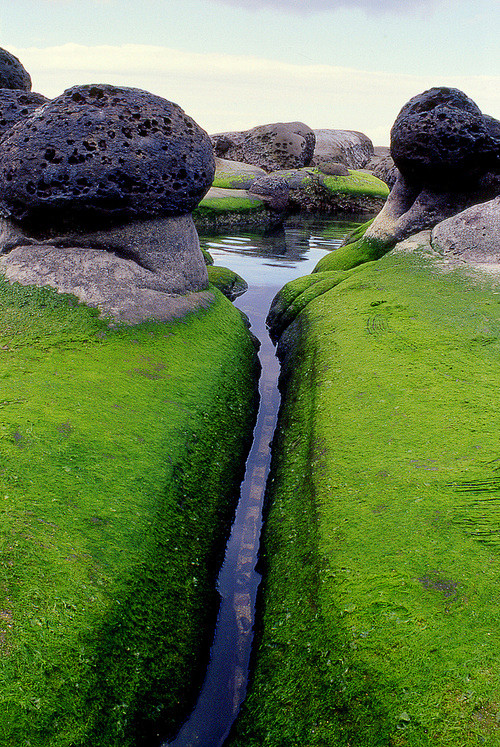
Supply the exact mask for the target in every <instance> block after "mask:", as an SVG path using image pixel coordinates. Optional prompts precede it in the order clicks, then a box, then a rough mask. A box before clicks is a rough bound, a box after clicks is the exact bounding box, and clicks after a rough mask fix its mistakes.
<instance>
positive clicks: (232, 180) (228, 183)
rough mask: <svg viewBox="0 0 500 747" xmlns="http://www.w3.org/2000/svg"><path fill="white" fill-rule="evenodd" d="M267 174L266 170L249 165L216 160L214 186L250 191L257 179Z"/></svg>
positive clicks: (224, 159) (223, 159)
mask: <svg viewBox="0 0 500 747" xmlns="http://www.w3.org/2000/svg"><path fill="white" fill-rule="evenodd" d="M266 174H267V172H266V171H264V169H261V168H259V167H258V166H252V164H249V163H241V162H239V161H229V160H228V159H226V158H216V159H215V178H214V186H216V187H217V186H221V187H222V188H223V189H224V188H225V189H249V187H250V186H251V184H252V183H253V182H254V181H255V180H256V179H259V178H260V177H261V176H266Z"/></svg>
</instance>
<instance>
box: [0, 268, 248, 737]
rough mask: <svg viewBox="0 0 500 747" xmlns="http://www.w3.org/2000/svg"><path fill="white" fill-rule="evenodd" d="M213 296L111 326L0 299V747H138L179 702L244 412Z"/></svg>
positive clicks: (191, 665)
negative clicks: (179, 310) (169, 315)
mask: <svg viewBox="0 0 500 747" xmlns="http://www.w3.org/2000/svg"><path fill="white" fill-rule="evenodd" d="M214 294H215V300H214V303H213V304H212V306H211V307H210V308H209V309H207V310H205V311H200V312H197V313H195V314H192V315H190V316H189V317H185V318H184V319H183V320H181V321H178V322H171V323H145V324H142V325H139V326H136V327H125V326H117V327H115V328H109V327H108V325H107V324H106V323H105V322H104V321H101V320H99V319H98V318H97V316H96V312H95V311H93V310H91V309H89V308H87V307H85V306H84V305H81V304H77V303H76V301H75V300H74V299H71V297H63V296H60V295H57V294H56V293H55V292H53V291H51V290H49V289H35V288H23V287H21V286H18V285H13V286H10V285H8V284H7V283H1V284H0V317H1V319H2V324H1V326H0V379H1V382H2V390H1V391H2V394H1V398H0V408H1V415H2V417H1V421H0V438H1V449H0V460H1V461H0V488H1V490H0V501H1V504H2V506H1V519H0V521H1V528H2V529H1V533H0V538H1V539H0V542H1V548H0V559H1V563H0V569H1V585H0V590H1V591H0V593H1V603H0V648H1V654H2V656H1V670H0V678H1V688H0V735H1V739H0V741H1V743H2V744H5V745H12V746H14V745H15V746H16V747H17V746H18V745H19V747H21V745H23V746H24V745H31V747H35V746H40V747H41V746H42V745H43V746H44V747H47V746H50V747H63V746H67V747H69V746H70V745H71V746H73V747H76V746H77V745H82V747H83V746H84V745H85V747H89V745H92V747H104V746H108V745H109V746H111V745H113V746H115V745H117V744H120V745H138V744H145V745H151V744H154V743H155V740H157V736H156V735H157V732H158V730H159V724H160V723H161V724H162V726H161V733H162V735H163V736H166V735H167V734H168V733H171V732H172V730H173V728H174V727H175V726H176V725H178V724H179V722H180V720H181V719H182V717H183V716H184V715H186V711H187V710H188V709H189V706H190V704H191V703H192V698H193V697H194V692H195V690H196V687H197V685H198V684H199V682H200V678H201V677H202V675H203V672H202V671H200V666H201V667H202V666H203V662H204V661H205V660H206V656H207V647H208V644H209V642H210V640H209V639H210V636H211V627H212V625H213V622H214V615H215V612H216V606H217V599H216V594H215V591H214V582H215V576H216V572H217V567H218V563H219V561H220V559H221V554H222V552H223V547H224V542H225V538H226V536H227V532H228V528H229V524H230V520H231V517H232V512H233V510H234V505H235V501H236V498H237V482H238V478H239V477H240V476H241V472H240V468H241V465H242V460H243V459H244V451H245V446H246V444H245V440H247V439H248V438H249V437H250V430H251V425H252V413H253V402H254V397H255V385H254V381H255V380H254V371H255V356H254V348H253V344H252V342H251V340H250V335H249V334H248V332H247V330H246V327H245V324H244V322H243V320H242V318H241V315H240V313H239V312H238V311H237V310H236V309H234V308H233V306H232V305H231V304H230V303H229V301H227V300H226V299H225V298H224V297H223V296H222V295H220V294H219V293H218V292H217V291H214Z"/></svg>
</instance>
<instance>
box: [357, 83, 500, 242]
mask: <svg viewBox="0 0 500 747" xmlns="http://www.w3.org/2000/svg"><path fill="white" fill-rule="evenodd" d="M391 155H392V157H393V159H394V163H395V166H396V168H397V169H398V172H399V173H398V175H397V180H396V182H395V184H394V186H393V188H392V190H391V193H390V195H389V198H388V200H387V202H386V204H385V205H384V207H383V208H382V210H381V212H380V213H379V215H378V216H377V218H376V220H375V221H374V223H373V224H372V226H371V227H370V228H369V229H368V231H367V232H366V235H365V238H366V239H370V240H374V241H377V242H380V244H381V245H382V244H383V245H385V246H387V247H388V248H391V247H392V246H394V245H395V244H396V243H397V242H398V241H402V240H403V239H405V238H406V237H407V236H410V235H411V234H413V233H417V232H418V231H422V230H424V229H429V228H432V227H433V226H435V225H436V224H437V223H439V222H440V221H442V220H445V219H446V218H449V217H450V216H452V215H455V214H456V213H458V212H460V211H462V210H464V209H466V208H467V207H469V206H471V205H474V204H477V203H479V202H484V201H486V200H488V199H491V198H493V197H495V196H496V195H497V194H498V191H499V181H498V178H497V176H496V172H497V171H498V168H499V164H500V123H498V122H497V121H496V120H494V119H493V118H491V117H485V116H483V114H482V113H481V111H480V109H479V108H478V107H477V105H476V104H475V103H474V102H473V101H472V100H471V99H469V98H468V97H467V96H466V95H465V94H464V93H462V91H459V90H457V89H454V88H432V89H430V90H429V91H425V92H424V93H422V94H419V95H418V96H415V97H414V98H412V99H410V101H409V102H408V103H407V104H405V106H404V107H403V108H402V109H401V112H400V113H399V115H398V117H397V119H396V121H395V123H394V126H393V128H392V130H391Z"/></svg>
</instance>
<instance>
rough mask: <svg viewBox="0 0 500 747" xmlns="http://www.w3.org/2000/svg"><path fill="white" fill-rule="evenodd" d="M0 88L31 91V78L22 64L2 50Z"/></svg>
mask: <svg viewBox="0 0 500 747" xmlns="http://www.w3.org/2000/svg"><path fill="white" fill-rule="evenodd" d="M0 88H10V89H16V90H22V91H31V76H30V74H29V73H28V71H27V70H26V69H25V68H24V66H23V65H22V64H21V62H20V61H19V60H18V59H17V57H15V56H14V55H13V54H11V53H10V52H7V50H6V49H1V48H0Z"/></svg>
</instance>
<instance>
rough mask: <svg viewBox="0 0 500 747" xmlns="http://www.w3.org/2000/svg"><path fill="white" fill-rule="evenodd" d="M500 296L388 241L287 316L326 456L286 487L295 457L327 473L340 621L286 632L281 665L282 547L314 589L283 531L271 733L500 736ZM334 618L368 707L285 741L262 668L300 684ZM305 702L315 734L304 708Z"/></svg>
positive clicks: (324, 508)
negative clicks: (294, 637) (393, 248)
mask: <svg viewBox="0 0 500 747" xmlns="http://www.w3.org/2000/svg"><path fill="white" fill-rule="evenodd" d="M499 301H500V294H499V288H498V286H495V281H494V280H492V281H491V282H490V287H488V281H487V280H484V284H483V287H479V286H478V285H477V284H475V283H474V282H473V281H472V280H470V279H469V278H468V277H467V276H466V275H465V273H464V272H462V273H460V272H459V271H456V272H453V273H449V274H446V275H445V274H444V273H442V272H441V273H439V272H435V271H434V266H433V264H432V262H431V261H430V260H428V259H424V258H422V257H417V256H412V255H401V254H396V255H388V256H387V257H385V258H383V259H382V260H380V261H379V262H378V263H376V265H371V266H366V267H363V268H360V269H359V272H357V273H356V275H353V276H351V277H350V278H348V279H347V280H346V281H344V282H343V283H341V284H340V285H338V286H337V287H336V288H334V289H333V290H330V291H329V292H327V293H325V294H324V295H322V296H320V297H319V298H317V299H315V300H313V301H312V302H311V303H310V304H309V305H308V306H307V307H306V309H305V310H304V311H303V312H302V313H301V314H300V315H299V316H298V317H297V320H296V321H295V323H294V325H293V329H294V333H295V337H293V335H292V327H290V328H289V331H288V332H287V333H286V335H285V340H293V344H294V345H295V347H296V349H295V351H293V350H292V358H291V366H290V370H291V371H292V372H293V374H292V376H293V378H291V380H290V383H289V384H288V385H287V396H286V404H285V406H286V408H288V411H291V412H292V416H293V418H298V417H299V412H300V411H301V410H302V409H304V408H309V409H310V411H311V416H310V424H309V434H310V438H311V444H312V448H313V456H312V457H311V456H309V457H307V456H306V454H302V455H301V454H298V455H297V457H296V460H294V461H293V463H291V464H290V467H289V468H285V470H284V471H283V473H278V474H277V476H276V480H277V482H278V484H276V485H275V486H274V487H273V496H277V495H278V496H279V495H280V494H283V495H286V497H287V498H288V499H289V501H290V502H291V503H292V504H293V503H296V504H298V502H299V500H300V495H301V489H299V488H296V490H295V492H294V491H293V490H290V489H289V487H288V486H289V485H291V484H292V481H293V477H294V474H293V473H294V472H295V474H299V475H305V476H306V477H305V483H306V485H307V484H308V483H309V482H310V483H312V485H313V486H314V490H315V493H316V501H317V506H318V534H317V547H316V551H317V554H318V557H319V560H318V574H319V577H320V580H321V583H320V585H319V589H320V591H319V594H318V598H317V602H318V614H320V615H321V616H322V617H323V619H324V631H323V634H322V635H321V634H320V633H316V632H314V628H313V627H312V626H311V636H310V641H309V644H310V648H307V654H306V653H305V651H304V650H302V651H301V650H296V649H294V648H293V647H292V648H290V647H288V648H287V647H284V648H283V652H282V658H283V661H282V663H280V662H279V661H278V659H276V658H275V660H274V662H273V666H274V668H275V669H276V672H275V673H274V674H273V675H271V672H270V670H269V665H268V661H269V657H270V656H271V654H270V652H269V651H268V650H267V649H266V648H265V647H266V640H271V639H270V638H269V636H270V635H271V631H272V630H273V628H274V627H276V626H279V625H280V619H282V617H283V616H281V617H280V614H279V611H274V612H273V613H272V614H271V612H270V609H271V606H270V605H271V602H270V601H269V600H272V599H273V598H274V597H276V598H277V599H280V595H282V594H284V593H285V592H286V589H285V588H283V587H282V586H281V585H280V580H279V578H278V576H277V573H276V571H275V569H277V568H279V567H280V565H279V564H280V562H281V561H280V553H282V552H285V551H286V552H288V553H289V566H288V571H287V577H286V581H285V583H284V585H283V586H284V587H286V585H287V584H288V586H292V587H293V588H292V590H290V592H289V595H290V597H292V598H293V597H297V596H300V595H301V594H304V593H305V592H306V589H305V588H304V587H302V586H301V581H298V582H297V583H296V582H295V578H297V579H300V578H301V576H300V573H301V567H300V560H299V554H298V553H296V557H295V560H294V559H293V553H294V550H293V546H294V544H295V536H294V535H293V534H291V533H290V534H289V536H288V538H287V541H288V544H289V545H290V548H283V547H281V546H278V547H276V546H275V545H271V546H270V549H269V551H268V555H267V556H266V559H267V563H268V564H269V566H270V568H271V571H270V575H269V579H270V580H269V582H268V585H267V587H266V591H265V614H266V617H265V619H264V628H265V632H264V637H263V639H262V640H263V644H261V647H260V648H259V652H258V656H257V669H256V674H255V683H256V684H255V686H254V689H252V691H251V693H250V699H249V701H248V702H249V706H248V712H246V715H245V716H244V722H243V724H244V725H245V724H247V725H248V724H252V723H255V727H253V728H254V729H258V728H261V729H264V731H265V734H266V739H267V742H264V741H263V742H262V744H269V745H271V744H272V745H282V744H283V745H284V744H291V745H295V744H297V745H299V744H308V745H315V744H318V745H319V744H323V745H327V744H328V745H330V744H338V745H343V746H344V747H347V745H348V744H363V746H365V745H366V746H367V747H368V746H370V747H371V745H373V746H375V745H394V746H395V745H398V746H399V745H401V746H403V745H405V746H410V745H411V746H412V747H421V746H423V745H429V744H439V745H448V744H449V745H454V746H455V745H458V744H460V745H464V747H468V746H469V745H476V744H488V745H492V746H493V745H498V744H500V725H499V721H498V718H497V714H498V712H499V703H500V687H499V685H498V682H499V681H500V680H499V674H500V672H499V664H498V661H499V659H500V656H499V655H500V650H499V649H500V640H499V638H498V635H497V629H498V619H499V614H500V597H499V595H498V584H497V577H498V561H499V556H498V554H499V551H500V541H499V539H498V537H499V530H500V478H499V477H498V469H497V468H498V463H499V462H498V460H499V458H500V455H499V451H498V438H497V434H498V429H499V426H500V422H499V420H500V415H499V412H500V408H499V404H500V403H499V401H498V400H499V396H500V395H499V394H498V391H499V390H498V361H499V356H500V303H499ZM301 329H302V330H305V331H304V332H300V330H301ZM293 367H295V370H293ZM311 367H312V369H313V375H312V378H311V376H308V368H311ZM290 422H292V421H290V420H289V421H288V423H287V425H289V423H290ZM297 437H298V433H297ZM292 438H293V434H290V439H292ZM297 443H300V441H299V442H297ZM292 446H293V441H290V446H289V447H288V452H287V458H288V459H290V458H292V457H293V455H294V454H295V451H294V449H298V447H297V446H295V447H293V448H292ZM285 467H286V461H285ZM275 500H276V498H275ZM275 510H276V511H278V508H276V509H275ZM295 510H296V509H294V507H293V505H292V506H290V507H289V508H288V511H289V512H290V513H292V512H294V511H295ZM280 518H282V519H283V520H284V521H285V522H286V521H287V518H286V512H283V511H282V512H281V517H280ZM280 526H281V525H280V524H279V519H273V513H272V512H271V513H270V524H269V527H268V529H267V533H266V536H270V535H272V534H273V533H277V534H276V536H278V537H279V536H282V535H281V534H280V532H281V529H280ZM285 526H286V525H285ZM311 536H314V535H311ZM283 544H286V541H285V540H284V541H283ZM293 563H295V565H293ZM291 611H292V610H291ZM292 615H293V617H294V622H293V623H292V622H291V623H290V625H291V624H297V620H298V619H299V617H298V613H296V612H295V611H294V610H293V611H292ZM331 635H334V636H336V637H337V641H338V646H337V650H336V652H335V657H336V658H337V659H340V660H342V662H343V676H344V684H343V685H342V687H344V688H345V690H344V693H345V698H346V699H347V702H348V703H349V704H350V707H351V709H350V711H342V710H337V715H338V719H339V723H340V725H341V726H339V733H338V734H337V733H335V734H334V736H332V737H329V736H326V737H325V738H324V739H323V741H321V738H320V737H316V736H314V735H313V734H312V733H311V735H310V736H308V738H307V740H303V741H300V739H299V738H298V737H297V738H295V741H293V740H289V741H288V742H286V740H284V739H282V737H281V734H280V730H279V729H276V731H274V732H273V731H272V724H271V722H270V721H269V720H268V717H267V714H269V713H271V712H272V709H273V707H274V706H273V703H272V702H271V699H272V698H273V697H276V693H275V692H273V690H272V688H269V689H266V690H265V691H263V690H262V687H263V684H262V683H263V682H264V680H265V679H266V677H267V678H270V677H271V676H272V677H273V683H274V689H275V691H276V692H278V693H279V692H283V691H284V690H285V689H286V672H287V671H294V672H298V671H300V668H301V667H303V668H304V669H305V670H307V667H308V664H307V662H308V660H309V657H310V656H311V655H314V654H315V655H316V656H317V657H321V652H322V651H324V650H325V642H328V640H329V637H330V636H331ZM331 660H332V661H335V659H334V658H333V657H332V658H331ZM297 677H298V675H297ZM332 679H333V681H332V682H331V684H330V685H329V683H328V681H327V680H326V679H325V680H324V683H325V692H324V693H323V695H322V697H321V699H320V700H318V701H317V702H316V704H315V706H314V707H313V708H312V711H311V708H310V707H308V709H307V715H306V716H305V719H307V720H308V721H309V724H310V730H311V732H312V726H311V725H313V724H314V726H315V725H316V722H319V720H320V717H321V714H322V713H323V712H324V708H325V703H333V704H334V705H333V708H334V709H336V706H335V703H336V698H337V695H336V693H335V688H336V683H337V681H336V679H335V676H334V677H333V678H332ZM363 683H364V684H363ZM360 688H361V689H360ZM356 692H357V693H358V694H357V695H356V694H355V693H356ZM359 693H366V697H364V699H363V697H362V698H361V699H360V697H359ZM279 697H281V696H279ZM370 699H371V700H372V702H373V704H374V709H373V710H372V706H371V704H370ZM289 701H290V703H291V705H290V706H289V707H290V708H293V707H294V705H295V701H294V697H293V696H292V697H291V698H289ZM337 702H338V701H337ZM314 709H316V713H317V714H318V715H317V717H314V716H311V713H314ZM293 719H294V722H295V727H294V728H295V730H296V733H297V735H301V734H303V732H304V729H305V728H306V723H305V722H304V721H302V720H301V716H300V709H298V708H295V709H294V710H293ZM356 719H358V721H356ZM370 719H371V723H370ZM360 722H361V725H364V726H363V728H364V732H363V733H362V738H361V736H360V732H359V727H360ZM248 728H250V727H248ZM315 740H316V741H315ZM243 743H244V742H243V740H242V741H240V742H238V740H236V741H235V742H234V744H235V745H236V744H243ZM255 744H257V742H255Z"/></svg>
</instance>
